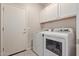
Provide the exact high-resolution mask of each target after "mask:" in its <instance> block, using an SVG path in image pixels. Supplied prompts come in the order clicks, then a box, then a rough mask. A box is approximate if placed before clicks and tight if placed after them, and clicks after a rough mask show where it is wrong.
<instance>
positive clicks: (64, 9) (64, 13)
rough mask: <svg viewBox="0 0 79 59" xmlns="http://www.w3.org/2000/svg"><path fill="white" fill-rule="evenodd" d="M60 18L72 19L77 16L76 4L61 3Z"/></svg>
mask: <svg viewBox="0 0 79 59" xmlns="http://www.w3.org/2000/svg"><path fill="white" fill-rule="evenodd" d="M59 14H60V17H62V18H64V17H70V16H75V15H76V4H75V3H60V4H59Z"/></svg>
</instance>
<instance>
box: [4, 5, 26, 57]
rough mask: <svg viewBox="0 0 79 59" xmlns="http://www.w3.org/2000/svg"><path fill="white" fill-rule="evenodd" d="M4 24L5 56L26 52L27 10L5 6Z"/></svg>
mask: <svg viewBox="0 0 79 59" xmlns="http://www.w3.org/2000/svg"><path fill="white" fill-rule="evenodd" d="M3 24H4V33H3V50H4V51H3V54H4V55H6V56H7V55H11V54H14V53H16V52H19V51H22V50H25V48H26V47H25V46H26V45H25V42H26V40H25V37H26V26H25V9H22V8H19V7H14V6H11V5H5V6H4V11H3Z"/></svg>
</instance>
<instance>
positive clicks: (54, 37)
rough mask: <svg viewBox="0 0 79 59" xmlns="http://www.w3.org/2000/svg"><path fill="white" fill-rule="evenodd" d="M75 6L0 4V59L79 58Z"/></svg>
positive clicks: (78, 16) (78, 8) (78, 13)
mask: <svg viewBox="0 0 79 59" xmlns="http://www.w3.org/2000/svg"><path fill="white" fill-rule="evenodd" d="M78 25H79V4H77V3H0V56H79V51H78V50H79V26H78Z"/></svg>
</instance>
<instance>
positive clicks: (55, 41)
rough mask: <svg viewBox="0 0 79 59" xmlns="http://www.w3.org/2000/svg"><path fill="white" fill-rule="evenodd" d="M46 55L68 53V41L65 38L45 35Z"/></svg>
mask: <svg viewBox="0 0 79 59" xmlns="http://www.w3.org/2000/svg"><path fill="white" fill-rule="evenodd" d="M44 55H45V56H64V55H66V41H65V39H64V38H59V37H55V36H54V37H52V36H49V35H44Z"/></svg>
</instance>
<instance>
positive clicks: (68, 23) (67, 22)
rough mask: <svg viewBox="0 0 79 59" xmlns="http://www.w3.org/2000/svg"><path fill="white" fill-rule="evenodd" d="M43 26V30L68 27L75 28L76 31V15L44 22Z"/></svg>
mask: <svg viewBox="0 0 79 59" xmlns="http://www.w3.org/2000/svg"><path fill="white" fill-rule="evenodd" d="M41 27H42V30H45V29H54V28H60V27H66V28H73V30H74V31H76V17H69V18H63V19H60V20H56V21H51V22H47V23H42V24H41Z"/></svg>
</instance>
